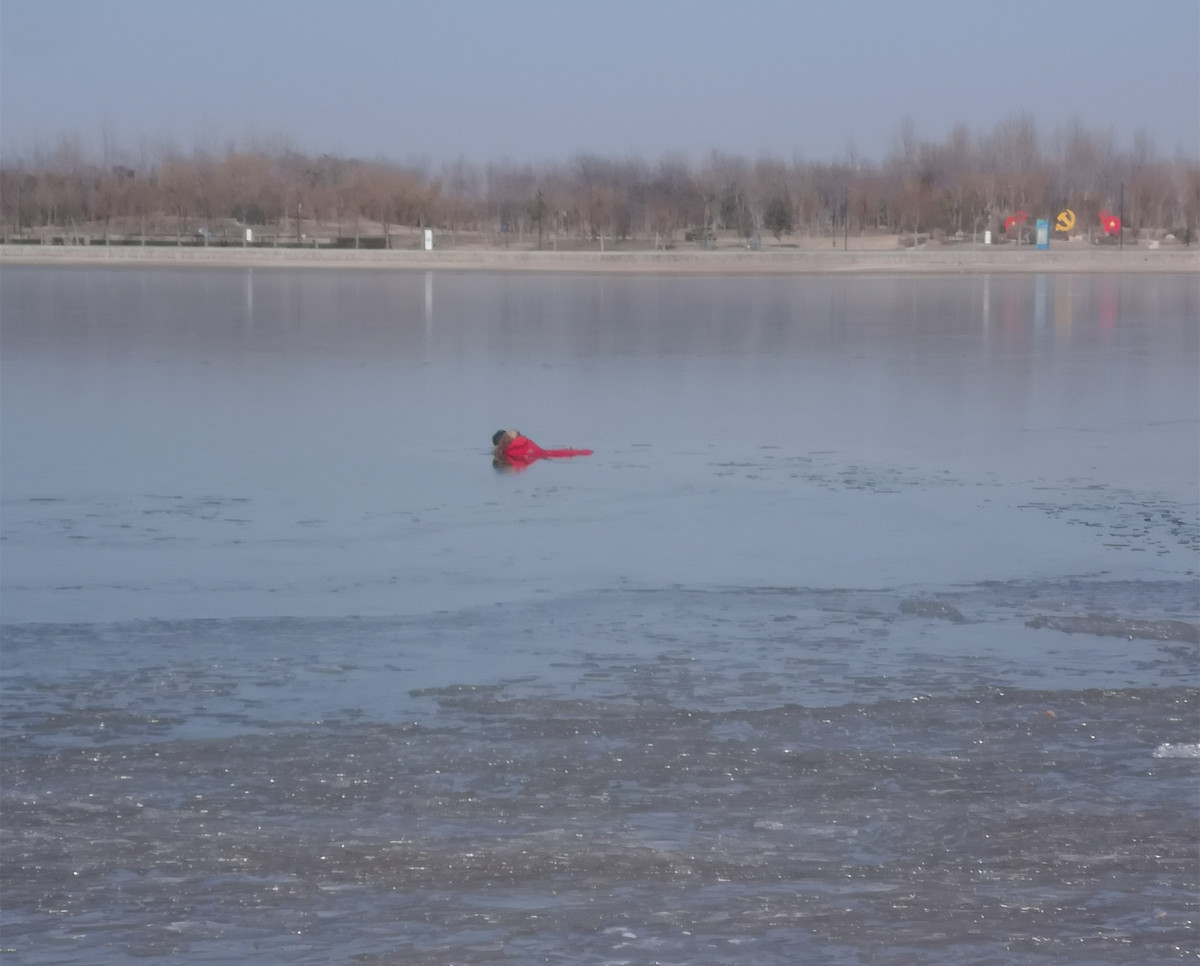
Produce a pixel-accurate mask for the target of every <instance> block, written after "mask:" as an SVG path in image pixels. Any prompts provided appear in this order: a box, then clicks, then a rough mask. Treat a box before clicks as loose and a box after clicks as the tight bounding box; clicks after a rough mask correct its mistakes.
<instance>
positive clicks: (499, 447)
mask: <svg viewBox="0 0 1200 966" xmlns="http://www.w3.org/2000/svg"><path fill="white" fill-rule="evenodd" d="M591 455H592V451H591V450H590V449H542V448H541V447H540V446H538V444H537V443H535V442H534V441H533V440H531V439H530V438H529V437H527V436H522V435H521V434H520V432H519V431H517V430H515V429H500V430H497V431H496V432H495V433H494V434H493V435H492V465H493V466H496V467H500V468H506V467H508V468H512V469H521V470H523V469H525V467H527V466H529V465H530V464H531V463H535V462H537V461H538V460H542V459H546V458H548V457H549V458H557V457H562V456H591Z"/></svg>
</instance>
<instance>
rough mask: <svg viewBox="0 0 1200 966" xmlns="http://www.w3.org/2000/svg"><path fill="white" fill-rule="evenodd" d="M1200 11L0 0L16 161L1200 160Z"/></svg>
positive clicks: (976, 4) (1164, 4) (5, 90)
mask: <svg viewBox="0 0 1200 966" xmlns="http://www.w3.org/2000/svg"><path fill="white" fill-rule="evenodd" d="M1198 57H1200V0H1140V2H1134V0H1003V2H1001V0H995V2H982V0H953V2H951V0H904V2H902V0H890V2H884V0H841V2H834V0H828V2H815V0H721V2H713V0H421V2H413V0H0V151H2V152H3V153H4V154H5V155H8V156H12V155H19V154H24V153H25V152H27V151H29V150H31V149H34V148H43V149H44V148H51V147H53V145H54V143H55V142H56V141H57V140H58V138H59V137H60V136H61V135H62V134H64V133H70V134H75V135H79V136H80V137H82V138H83V140H84V142H85V143H86V144H87V145H88V147H89V148H90V149H92V150H98V148H99V145H100V144H101V132H102V131H103V130H106V129H107V130H108V131H109V132H110V133H111V134H112V135H114V136H115V139H116V141H117V143H118V144H120V145H123V146H124V147H125V149H126V150H127V151H132V150H135V149H136V148H137V147H138V145H139V144H140V143H145V144H147V145H148V146H150V147H151V148H156V147H158V146H160V145H161V144H162V143H163V142H166V141H171V142H173V143H174V144H175V145H177V146H178V147H180V148H181V149H183V150H185V151H190V150H192V149H194V148H197V147H199V148H211V149H216V150H220V149H223V148H224V147H225V146H226V145H227V144H228V143H229V142H231V141H234V142H239V143H245V142H246V141H248V140H249V139H250V138H254V137H262V136H276V135H283V136H286V137H287V138H289V139H290V140H291V141H292V143H294V144H295V145H296V147H298V148H299V149H301V150H302V151H305V152H313V153H319V152H326V151H328V152H333V153H336V154H341V155H347V156H356V157H388V158H392V159H396V160H406V159H410V158H414V157H424V158H426V159H429V160H432V161H435V162H436V161H441V160H449V159H453V158H455V157H458V156H460V155H462V156H465V157H466V158H467V159H468V160H471V161H478V162H484V161H492V160H510V161H564V160H568V159H569V158H571V157H572V156H574V155H576V154H578V153H581V152H592V153H598V154H602V155H606V156H609V157H624V156H628V155H635V156H639V157H642V158H644V159H646V160H654V159H657V158H659V157H661V156H663V155H664V154H666V153H670V152H677V153H681V154H683V155H685V156H688V157H690V158H699V157H702V156H704V155H706V154H707V153H708V152H709V151H711V150H713V149H716V150H720V151H725V152H729V153H734V154H739V155H742V156H745V157H748V158H757V157H759V156H764V155H765V156H770V157H774V158H778V159H780V160H784V161H790V160H792V159H804V160H834V159H837V158H840V157H844V156H845V154H846V152H847V148H848V146H849V145H851V144H853V145H854V147H855V148H856V149H857V151H858V153H859V154H860V155H862V156H865V157H868V158H874V159H880V158H882V157H883V156H884V155H885V154H886V152H887V150H888V148H889V146H890V145H891V143H892V140H893V137H894V135H895V133H896V130H897V128H898V126H899V124H900V122H901V121H902V120H903V119H904V118H905V117H909V118H911V119H912V121H913V123H914V126H915V130H916V133H917V135H918V137H920V138H921V139H931V140H941V139H942V138H944V137H945V135H946V133H947V132H948V131H949V130H950V128H951V127H952V126H953V125H954V124H956V123H958V122H963V123H965V124H967V125H968V126H969V127H970V128H971V129H972V130H973V131H975V132H977V133H978V132H985V131H987V130H989V129H990V128H991V127H992V126H993V125H995V123H996V122H997V121H999V120H1001V119H1002V118H1004V117H1006V116H1010V115H1013V114H1016V113H1020V112H1027V113H1029V114H1030V115H1032V116H1033V117H1034V119H1035V120H1036V122H1037V124H1038V129H1039V132H1040V133H1041V134H1042V135H1043V136H1049V135H1050V134H1051V133H1052V132H1053V129H1054V127H1055V126H1056V125H1058V124H1061V123H1063V122H1067V121H1069V120H1071V119H1072V118H1078V119H1080V120H1081V121H1082V122H1083V123H1084V124H1085V125H1086V126H1088V127H1090V128H1093V129H1097V130H1103V131H1106V132H1111V134H1112V136H1113V138H1114V140H1115V142H1116V144H1117V146H1118V147H1124V146H1128V145H1129V144H1130V143H1131V142H1132V139H1133V135H1134V132H1135V131H1136V130H1137V129H1138V128H1144V129H1145V130H1146V131H1147V132H1148V133H1149V134H1150V135H1151V137H1152V138H1153V141H1154V143H1155V145H1156V147H1157V148H1158V150H1159V152H1160V153H1161V154H1164V155H1167V156H1173V155H1175V154H1176V152H1177V151H1182V152H1184V153H1185V154H1187V155H1189V156H1191V157H1197V156H1200V66H1198V65H1197V58H1198Z"/></svg>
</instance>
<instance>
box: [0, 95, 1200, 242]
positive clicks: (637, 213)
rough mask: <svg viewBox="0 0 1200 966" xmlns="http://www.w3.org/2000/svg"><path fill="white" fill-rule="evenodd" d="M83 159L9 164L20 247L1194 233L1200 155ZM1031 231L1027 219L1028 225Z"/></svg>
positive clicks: (1028, 131)
mask: <svg viewBox="0 0 1200 966" xmlns="http://www.w3.org/2000/svg"><path fill="white" fill-rule="evenodd" d="M102 154H103V157H101V158H99V159H97V158H94V157H89V153H88V151H87V150H85V148H84V147H83V144H82V141H81V140H80V139H79V138H77V137H64V138H62V139H61V140H60V142H59V143H58V145H57V146H56V147H55V148H53V149H51V150H43V151H35V152H32V153H31V154H30V155H29V156H28V157H25V158H21V159H16V160H6V161H4V162H3V163H2V164H0V220H2V221H3V229H4V238H5V240H6V241H9V242H12V241H17V240H22V239H31V238H35V237H38V238H43V239H44V237H45V236H46V235H47V234H48V233H53V234H55V235H58V236H74V237H78V238H81V239H83V238H86V239H91V240H95V239H98V238H103V239H105V240H110V239H111V240H121V239H124V240H128V239H134V238H141V239H143V240H144V239H146V238H147V237H150V238H155V239H162V238H175V239H184V238H187V239H194V238H195V237H197V233H199V234H200V235H202V236H204V237H205V238H206V239H207V238H208V237H215V236H214V232H219V233H220V236H221V237H223V238H225V239H233V240H240V239H241V237H242V236H243V235H244V232H243V231H242V229H243V228H250V229H251V230H252V232H256V233H257V234H258V235H259V236H260V237H261V236H270V237H273V238H274V239H275V241H276V243H280V242H281V241H282V243H285V244H286V243H290V244H296V243H313V241H315V236H321V237H323V238H324V239H325V240H326V241H331V240H332V239H340V241H341V243H342V244H347V243H348V242H349V240H350V239H353V241H354V244H355V245H358V244H367V243H369V242H373V243H375V244H383V245H387V244H389V240H390V239H391V238H392V237H393V234H394V232H395V231H396V230H398V229H400V228H406V229H412V228H434V229H437V230H438V231H439V233H441V235H442V237H443V238H445V236H446V234H447V233H448V234H449V235H450V240H451V241H456V240H458V239H459V237H460V236H464V237H473V238H483V239H484V240H488V241H492V242H498V241H503V242H508V241H510V240H513V239H516V240H519V241H521V242H523V243H525V244H529V245H532V244H534V243H536V244H538V245H541V244H543V243H544V242H545V241H546V240H547V239H549V238H553V239H554V240H555V244H558V243H559V242H560V241H562V242H569V241H570V240H572V239H573V240H576V241H579V242H590V241H595V240H597V239H609V240H611V241H612V242H614V243H617V242H620V241H623V240H627V239H634V238H640V239H651V238H653V239H654V240H655V243H656V244H661V245H663V246H669V245H672V244H675V243H677V242H680V241H684V240H686V241H701V242H703V241H704V240H705V239H706V238H707V237H709V233H710V232H716V231H724V232H727V233H728V232H734V233H736V234H738V235H742V236H745V237H746V238H751V237H754V236H758V237H761V236H763V235H768V236H770V235H773V236H774V237H775V238H776V239H777V240H783V239H785V238H787V237H788V236H792V235H795V234H803V235H810V236H819V235H833V236H835V237H836V236H838V235H840V234H842V233H854V234H856V235H859V234H866V233H893V234H896V235H898V236H901V237H905V236H912V237H913V238H914V239H915V238H918V237H920V236H923V235H924V236H930V235H932V236H934V237H937V236H939V235H943V234H944V235H949V236H958V237H963V236H966V237H972V236H977V235H979V234H980V233H981V232H982V231H984V230H991V231H992V232H994V233H1000V232H1003V231H1004V225H1005V220H1006V219H1007V218H1008V216H1010V215H1012V214H1014V213H1016V212H1019V211H1024V212H1027V213H1028V215H1029V222H1028V224H1029V225H1030V226H1032V223H1033V220H1034V219H1036V218H1048V219H1049V220H1050V221H1051V224H1053V223H1054V219H1055V216H1056V214H1057V213H1058V212H1059V211H1061V210H1063V209H1067V208H1070V209H1072V210H1073V211H1074V212H1075V213H1076V216H1077V221H1076V228H1075V229H1074V230H1075V232H1077V233H1087V232H1088V231H1089V230H1092V228H1093V226H1094V229H1095V231H1096V233H1097V234H1099V233H1100V231H1099V224H1100V223H1099V220H1098V219H1099V214H1100V212H1101V211H1109V212H1112V213H1117V212H1118V210H1120V212H1121V216H1122V220H1123V223H1124V225H1125V226H1126V228H1127V229H1128V230H1130V231H1132V232H1140V233H1155V232H1157V233H1160V234H1165V233H1167V232H1172V233H1175V234H1176V236H1177V237H1178V238H1179V240H1180V241H1183V240H1185V239H1186V240H1189V241H1190V238H1191V237H1192V235H1193V233H1194V232H1195V229H1196V226H1197V224H1198V223H1200V162H1198V161H1197V160H1196V159H1191V158H1186V159H1185V158H1178V157H1177V158H1172V159H1168V158H1164V157H1162V156H1160V155H1159V154H1158V152H1157V151H1156V149H1155V147H1154V145H1153V142H1152V141H1151V139H1150V138H1149V137H1148V136H1146V135H1145V134H1138V135H1136V136H1135V137H1134V139H1133V143H1132V145H1130V146H1128V147H1118V145H1117V144H1116V143H1115V142H1114V140H1113V138H1112V136H1111V134H1107V133H1105V132H1103V131H1099V130H1094V129H1089V128H1087V127H1086V126H1084V125H1083V124H1081V123H1079V122H1073V123H1071V124H1068V125H1065V126H1062V127H1059V128H1057V129H1056V130H1055V131H1054V132H1053V134H1052V135H1050V136H1049V137H1043V136H1041V135H1040V134H1039V132H1038V131H1037V129H1036V126H1035V124H1034V122H1033V121H1032V119H1031V118H1029V117H1028V116H1024V115H1018V116H1014V117H1011V118H1008V119H1006V120H1004V121H1001V122H1000V123H999V124H997V125H996V127H995V128H993V129H992V130H990V131H987V132H983V133H975V132H972V131H971V130H969V129H968V128H967V127H966V126H961V125H960V126H958V127H955V128H954V129H953V130H951V131H950V133H949V134H948V135H947V136H946V138H945V139H944V140H942V141H930V140H921V139H919V138H918V137H917V136H916V134H915V132H914V129H913V126H912V124H911V122H905V123H904V124H902V125H901V126H900V127H899V128H898V130H897V132H896V135H895V137H894V139H893V145H892V148H891V150H890V151H889V153H888V155H887V156H886V157H885V158H884V159H883V160H882V161H872V160H866V159H860V158H858V157H856V156H855V155H854V153H853V152H850V153H848V154H847V155H846V156H844V157H842V158H841V159H839V160H837V161H801V160H793V161H791V162H783V161H779V160H774V159H769V158H765V159H759V160H748V159H746V158H744V157H741V156H738V155H735V154H729V153H721V152H715V151H714V152H713V153H712V154H711V155H709V156H708V157H706V158H704V159H703V160H700V161H695V160H688V159H685V158H682V157H675V156H667V157H664V158H662V159H660V160H658V161H656V162H648V161H645V160H641V159H637V158H627V159H618V158H612V157H603V156H598V155H580V156H577V157H575V158H572V159H570V160H569V161H563V162H548V163H544V164H528V163H515V162H509V161H502V162H488V163H475V162H470V161H467V160H466V159H458V160H455V161H449V162H442V163H438V164H434V163H432V162H428V161H413V162H394V161H388V160H361V159H355V158H342V157H336V156H332V155H328V154H324V155H319V156H312V155H309V154H305V153H303V152H301V151H299V150H296V149H295V148H294V147H292V146H290V145H289V144H286V143H276V144H270V145H261V144H260V145H251V146H247V147H232V146H231V147H229V148H227V149H225V150H223V151H220V152H218V151H213V150H201V149H197V150H195V151H193V152H192V153H191V154H190V155H188V154H185V153H183V152H181V151H179V150H178V149H174V148H164V149H162V150H160V151H158V152H152V151H145V150H143V151H142V152H140V154H139V156H138V158H137V159H136V160H131V159H130V158H129V156H127V155H126V154H124V153H122V152H120V151H119V150H118V149H116V148H115V147H114V146H112V145H111V144H108V143H107V139H106V144H105V147H104V150H103V151H102ZM1018 230H1020V229H1019V228H1018Z"/></svg>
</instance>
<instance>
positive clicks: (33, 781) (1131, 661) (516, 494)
mask: <svg viewBox="0 0 1200 966" xmlns="http://www.w3.org/2000/svg"><path fill="white" fill-rule="evenodd" d="M1198 319H1200V283H1198V281H1197V280H1196V279H1195V278H1191V277H1174V276H1165V277H1154V276H1030V277H894V278H893V277H878V278H783V277H781V278H642V277H622V276H605V277H575V276H555V275H501V274H486V273H478V274H442V273H407V274H405V273H387V272H355V271H345V270H339V271H298V270H296V271H292V270H278V271H271V270H261V269H255V270H233V269H230V270H209V269H181V270H170V269H151V270H137V269H123V268H35V267H6V268H4V269H3V270H2V271H0V447H2V449H0V497H2V501H3V503H2V515H0V620H2V631H3V640H2V649H0V672H2V677H0V683H2V687H3V692H2V698H3V704H2V706H0V715H2V716H0V740H2V743H3V745H2V748H3V755H2V756H0V779H2V781H0V794H2V800H0V805H2V809H0V829H2V832H3V853H2V855H0V861H2V868H0V871H2V873H3V874H2V885H0V950H4V952H3V958H4V960H5V961H9V960H11V961H12V962H18V963H30V964H50V963H96V964H109V963H121V962H128V961H131V960H134V959H137V960H143V959H146V958H150V959H153V958H156V957H170V958H173V959H176V960H179V961H185V962H189V963H229V962H251V961H253V962H255V963H267V964H274V963H281V964H282V963H322V964H324V963H346V964H351V963H426V964H452V963H472V964H481V963H489V964H490V963H508V962H511V963H534V962H538V963H544V962H549V963H564V964H565V963H597V964H599V963H614V964H615V963H680V964H698V963H713V964H735V963H738V964H740V963H748V962H753V963H766V964H774V963H778V964H785V963H786V964H792V963H797V962H813V963H831V964H857V963H934V964H957V963H963V962H972V963H1030V964H1036V963H1080V964H1082V963H1105V964H1107V963H1112V964H1117V963H1121V964H1124V963H1131V962H1139V963H1154V962H1171V961H1176V960H1186V959H1194V958H1195V957H1196V956H1197V955H1198V954H1200V931H1198V929H1200V901H1198V899H1197V890H1198V888H1200V862H1198V858H1197V856H1198V849H1200V835H1198V832H1197V830H1198V828H1200V795H1198V788H1200V786H1198V778H1200V677H1198V675H1200V643H1198V637H1200V630H1198V625H1200V578H1198V577H1197V571H1198V564H1200V557H1198V552H1200V519H1198V509H1197V490H1198V486H1200V375H1198V371H1200V366H1198V364H1197V363H1198V358H1200V322H1198V321H1197V320H1198ZM500 428H518V429H520V430H522V431H524V432H526V433H527V434H528V435H530V436H531V437H532V438H534V439H535V440H536V441H537V442H539V443H541V444H542V445H545V446H582V447H589V448H592V449H594V450H595V454H594V455H593V456H591V457H586V458H576V459H571V460H559V461H544V462H541V463H537V464H535V465H534V466H532V467H530V468H529V469H528V470H526V471H524V472H522V473H508V472H500V471H497V470H496V469H494V468H493V467H492V464H491V458H490V436H491V434H492V432H494V431H495V430H496V429H500Z"/></svg>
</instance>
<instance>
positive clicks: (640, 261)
mask: <svg viewBox="0 0 1200 966" xmlns="http://www.w3.org/2000/svg"><path fill="white" fill-rule="evenodd" d="M5 265H92V266H101V265H108V266H113V267H117V266H120V267H162V266H166V267H209V268H309V269H318V268H319V269H335V268H350V269H372V270H391V271H406V272H411V271H472V272H560V273H572V274H633V275H825V274H850V275H855V274H857V275H876V274H879V275H893V274H898V275H907V274H932V275H956V274H962V275H991V274H1098V273H1110V272H1116V273H1157V274H1187V273H1200V246H1194V247H1192V248H1181V247H1172V248H1166V249H1162V248H1160V249H1150V248H1148V247H1147V246H1145V245H1138V246H1129V247H1126V248H1125V249H1124V250H1121V249H1118V248H1114V247H1109V246H1104V247H1101V246H1096V245H1089V246H1086V247H1085V246H1084V245H1081V244H1078V243H1070V242H1062V243H1059V244H1058V245H1056V246H1052V247H1051V248H1050V250H1049V251H1037V250H1036V249H1034V248H1021V249H1017V248H1014V247H1013V246H1007V245H1006V246H996V247H990V246H982V245H978V246H964V247H948V246H946V247H936V248H934V247H930V248H920V249H915V250H913V249H907V250H905V249H900V250H895V251H854V250H850V251H842V250H840V249H834V250H831V251H813V250H792V251H738V250H728V249H723V250H717V251H703V250H699V249H696V250H690V251H689V250H683V251H680V250H669V251H627V252H622V251H609V252H555V251H528V250H526V251H512V250H504V249H493V248H479V249H444V250H440V251H439V250H434V251H431V252H426V251H417V250H413V249H393V250H390V251H385V250H363V249H359V250H353V249H349V250H347V249H339V250H329V249H318V250H313V249H303V248H216V247H213V248H195V247H189V248H174V247H171V246H153V247H151V246H147V247H141V246H115V245H114V246H111V247H105V246H102V245H90V246H70V245H63V246H49V245H0V266H5Z"/></svg>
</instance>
